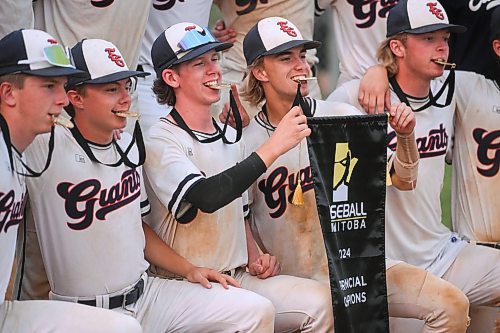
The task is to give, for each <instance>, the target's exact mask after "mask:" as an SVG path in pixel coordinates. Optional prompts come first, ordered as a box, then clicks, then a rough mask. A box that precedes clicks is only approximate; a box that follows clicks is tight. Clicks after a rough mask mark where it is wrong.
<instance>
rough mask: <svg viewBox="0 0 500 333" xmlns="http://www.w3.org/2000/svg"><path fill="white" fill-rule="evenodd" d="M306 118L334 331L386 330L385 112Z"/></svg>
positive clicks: (382, 332)
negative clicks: (328, 275) (327, 269)
mask: <svg viewBox="0 0 500 333" xmlns="http://www.w3.org/2000/svg"><path fill="white" fill-rule="evenodd" d="M307 122H308V125H309V128H311V135H310V136H309V137H308V138H307V144H308V151H309V159H310V163H311V172H312V176H313V180H314V190H315V196H316V203H317V209H318V215H319V219H320V223H321V229H322V231H323V238H324V243H325V247H326V253H327V257H328V268H329V272H330V287H331V291H332V302H333V308H334V316H335V332H342V333H366V332H370V333H388V332H389V311H388V305H387V287H386V275H385V196H386V169H387V166H386V163H387V116H386V115H367V116H341V117H317V118H308V120H307Z"/></svg>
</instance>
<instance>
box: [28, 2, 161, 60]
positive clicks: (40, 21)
mask: <svg viewBox="0 0 500 333" xmlns="http://www.w3.org/2000/svg"><path fill="white" fill-rule="evenodd" d="M150 8H151V3H150V1H146V0H141V1H137V0H71V1H67V0H38V1H37V2H36V3H35V7H34V10H35V27H36V28H37V29H40V30H44V31H47V32H48V33H49V34H50V35H52V36H54V38H56V39H57V40H59V41H60V42H61V43H62V44H64V45H65V46H68V47H72V46H73V45H75V44H76V43H77V42H79V41H80V40H82V39H83V38H101V39H105V40H108V41H110V42H112V43H113V44H115V45H116V46H117V47H118V49H120V51H121V53H122V55H123V57H124V58H125V62H126V63H127V65H128V66H129V68H135V67H136V66H137V60H138V58H139V50H140V45H141V41H142V37H143V36H144V30H145V29H146V22H147V19H148V14H149V10H150Z"/></svg>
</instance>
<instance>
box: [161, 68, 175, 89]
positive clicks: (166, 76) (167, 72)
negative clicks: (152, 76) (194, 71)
mask: <svg viewBox="0 0 500 333" xmlns="http://www.w3.org/2000/svg"><path fill="white" fill-rule="evenodd" d="M161 78H162V79H163V81H164V82H165V83H166V84H168V85H169V86H171V87H172V88H178V87H179V74H178V73H177V72H176V71H175V70H174V69H172V68H167V69H164V70H163V72H161Z"/></svg>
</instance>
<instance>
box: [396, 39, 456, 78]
mask: <svg viewBox="0 0 500 333" xmlns="http://www.w3.org/2000/svg"><path fill="white" fill-rule="evenodd" d="M449 39H450V33H449V32H448V30H438V31H434V32H429V33H425V34H418V35H413V34H408V38H407V39H406V41H405V42H401V41H399V43H401V45H400V50H398V52H399V55H400V57H399V68H400V71H405V72H406V73H407V74H408V75H411V76H413V77H414V78H415V79H422V80H426V81H429V80H432V79H434V78H436V77H439V76H441V75H443V72H444V66H443V65H440V64H437V63H436V61H437V62H439V61H443V62H446V61H447V60H448V55H449V47H448V42H449ZM393 51H394V50H393Z"/></svg>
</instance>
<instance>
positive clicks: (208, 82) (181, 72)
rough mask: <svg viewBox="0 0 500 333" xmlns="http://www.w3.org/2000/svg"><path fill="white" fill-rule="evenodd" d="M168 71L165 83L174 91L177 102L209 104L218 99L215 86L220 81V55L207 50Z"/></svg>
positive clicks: (217, 90)
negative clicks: (187, 101)
mask: <svg viewBox="0 0 500 333" xmlns="http://www.w3.org/2000/svg"><path fill="white" fill-rule="evenodd" d="M165 72H168V73H166V74H164V75H168V80H166V82H167V84H169V85H170V86H172V87H173V88H174V91H175V95H176V99H177V102H181V103H182V102H183V101H185V100H189V101H190V102H191V103H195V104H197V105H203V106H208V107H209V106H210V105H212V104H213V103H215V102H218V101H219V99H220V90H219V89H216V88H215V86H217V85H218V84H220V83H221V80H222V69H221V66H220V57H219V55H218V54H217V52H215V51H209V52H207V53H205V54H203V55H201V56H199V57H197V58H195V59H193V60H189V61H186V62H183V63H181V64H179V65H178V66H177V69H176V70H173V69H169V70H165V71H164V73H165Z"/></svg>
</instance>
